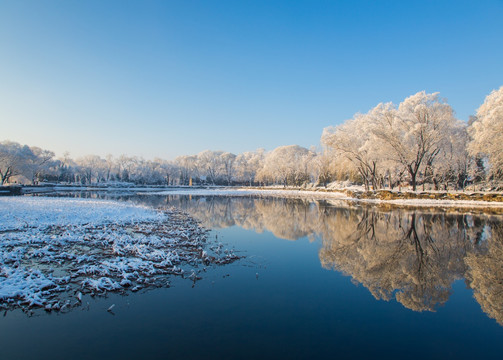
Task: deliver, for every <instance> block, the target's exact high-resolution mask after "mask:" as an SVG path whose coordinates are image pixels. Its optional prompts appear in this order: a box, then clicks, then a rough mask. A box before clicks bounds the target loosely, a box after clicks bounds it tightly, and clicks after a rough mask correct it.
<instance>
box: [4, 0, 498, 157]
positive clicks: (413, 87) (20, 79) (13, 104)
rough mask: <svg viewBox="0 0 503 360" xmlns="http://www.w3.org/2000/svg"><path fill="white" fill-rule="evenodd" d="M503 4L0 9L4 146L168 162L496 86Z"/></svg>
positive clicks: (458, 105)
mask: <svg viewBox="0 0 503 360" xmlns="http://www.w3.org/2000/svg"><path fill="white" fill-rule="evenodd" d="M502 19H503V1H502V0H485V1H460V0H458V1H441V0H436V1H317V0H313V1H294V0H290V1H258V0H256V1H235V0H234V1H191V0H180V1H124V0H121V1H105V0H100V1H89V0H88V1H71V0H68V1H63V0H61V1H23V0H18V1H13V0H12V1H7V0H0V140H5V139H10V140H13V141H18V142H20V143H22V144H29V145H36V146H40V147H43V148H46V149H51V150H53V151H56V153H57V154H58V155H61V154H63V152H64V151H66V150H68V151H69V152H70V154H71V155H72V156H74V157H78V156H81V155H84V154H91V153H92V154H98V155H102V156H104V155H106V154H108V153H111V154H113V155H119V154H122V153H125V154H130V155H139V156H144V157H146V158H153V157H156V156H157V157H163V158H167V159H173V158H174V157H176V156H178V155H181V154H194V153H198V152H200V151H202V150H205V149H212V150H226V151H231V152H234V153H240V152H243V151H250V150H254V149H256V148H259V147H264V148H266V149H267V150H272V149H274V148H275V147H277V146H280V145H289V144H299V145H302V146H305V147H309V146H311V145H314V146H317V145H318V144H319V139H320V136H321V132H322V130H323V128H324V127H326V126H329V125H336V124H339V123H341V122H343V121H344V120H346V119H349V118H351V117H352V116H353V114H354V113H356V112H366V111H368V110H369V109H370V108H372V107H373V106H375V105H377V104H378V103H379V102H388V101H393V102H395V103H399V102H400V101H402V100H403V99H404V98H406V97H407V96H409V95H412V94H414V93H416V92H417V91H421V90H425V91H427V92H437V91H438V92H440V94H441V96H443V97H445V98H447V100H448V102H449V103H450V104H451V105H452V107H453V108H454V110H455V111H456V114H457V116H458V118H460V119H462V120H467V119H468V116H469V115H470V114H473V113H475V111H476V109H477V108H478V106H479V105H480V104H481V103H482V102H483V100H484V97H485V96H486V95H487V94H488V93H489V92H490V91H491V90H493V89H496V88H499V87H500V86H501V85H503V20H502Z"/></svg>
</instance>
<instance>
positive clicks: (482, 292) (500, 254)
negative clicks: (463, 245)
mask: <svg viewBox="0 0 503 360" xmlns="http://www.w3.org/2000/svg"><path fill="white" fill-rule="evenodd" d="M489 224H490V226H488V230H487V231H488V233H490V234H488V238H487V240H486V241H484V242H483V243H481V246H480V247H478V249H477V251H474V252H472V253H470V254H468V256H467V257H466V259H465V261H466V264H467V265H468V272H467V274H466V278H467V281H468V282H469V283H470V287H471V288H472V289H473V291H474V294H473V295H474V297H475V299H477V301H478V303H479V304H480V306H481V307H482V310H483V311H484V312H485V313H486V314H487V315H488V316H489V317H491V318H493V319H495V320H496V321H497V322H498V323H499V324H500V325H503V224H502V223H501V221H498V222H494V223H493V222H490V223H489Z"/></svg>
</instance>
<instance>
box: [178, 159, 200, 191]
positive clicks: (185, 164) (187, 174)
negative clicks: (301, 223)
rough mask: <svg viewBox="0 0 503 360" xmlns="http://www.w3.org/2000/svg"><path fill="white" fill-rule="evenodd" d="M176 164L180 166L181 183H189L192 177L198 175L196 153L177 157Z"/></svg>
mask: <svg viewBox="0 0 503 360" xmlns="http://www.w3.org/2000/svg"><path fill="white" fill-rule="evenodd" d="M175 164H176V166H177V167H178V171H179V178H180V185H189V183H190V179H191V178H193V177H194V176H196V174H197V173H198V169H197V156H195V155H191V156H189V155H182V156H178V157H177V158H176V159H175Z"/></svg>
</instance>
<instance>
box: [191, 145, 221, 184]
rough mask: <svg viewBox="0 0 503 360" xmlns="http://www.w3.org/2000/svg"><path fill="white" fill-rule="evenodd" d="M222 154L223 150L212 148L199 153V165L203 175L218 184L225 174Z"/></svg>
mask: <svg viewBox="0 0 503 360" xmlns="http://www.w3.org/2000/svg"><path fill="white" fill-rule="evenodd" d="M222 154H223V151H211V150H204V151H202V152H200V153H199V154H197V166H198V168H199V171H200V173H201V176H204V177H206V180H207V181H208V182H209V183H211V184H216V183H217V181H218V180H219V178H220V177H222V175H223V169H224V167H223V163H222V157H221V156H222Z"/></svg>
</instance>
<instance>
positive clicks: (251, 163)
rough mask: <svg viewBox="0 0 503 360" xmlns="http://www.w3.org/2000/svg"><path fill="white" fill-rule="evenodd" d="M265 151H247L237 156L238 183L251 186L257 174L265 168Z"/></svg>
mask: <svg viewBox="0 0 503 360" xmlns="http://www.w3.org/2000/svg"><path fill="white" fill-rule="evenodd" d="M264 158H265V150H264V149H257V150H256V151H247V152H244V153H242V154H239V155H237V156H236V161H235V166H236V175H237V178H238V181H239V182H241V183H247V184H249V185H250V186H251V185H252V184H253V182H254V181H255V177H256V175H257V172H258V171H259V170H260V169H261V168H262V167H263V166H264Z"/></svg>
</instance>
